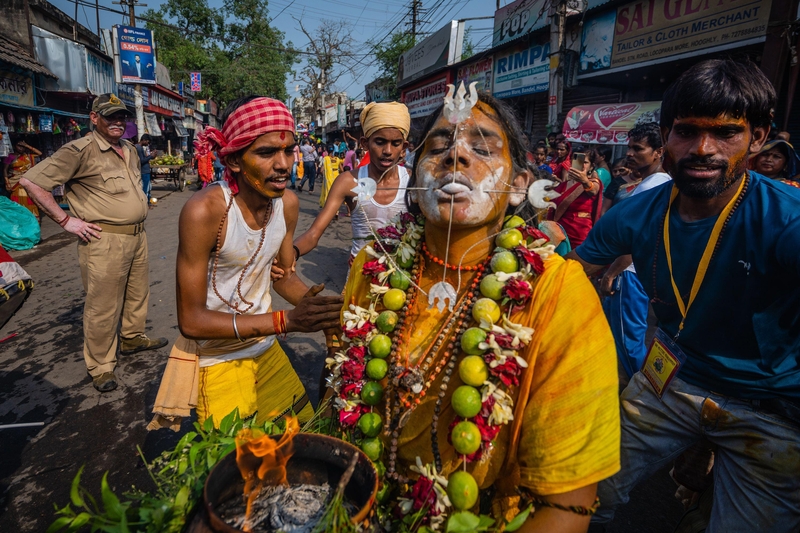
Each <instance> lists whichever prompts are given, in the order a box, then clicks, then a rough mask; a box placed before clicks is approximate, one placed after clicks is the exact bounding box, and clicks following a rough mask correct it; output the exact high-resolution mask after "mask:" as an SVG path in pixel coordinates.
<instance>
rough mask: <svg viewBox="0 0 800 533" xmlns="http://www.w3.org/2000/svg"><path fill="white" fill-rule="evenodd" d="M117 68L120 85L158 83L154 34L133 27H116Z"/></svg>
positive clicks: (115, 56) (115, 57)
mask: <svg viewBox="0 0 800 533" xmlns="http://www.w3.org/2000/svg"><path fill="white" fill-rule="evenodd" d="M114 43H115V50H114V51H115V54H114V60H115V62H114V63H115V64H114V66H115V68H116V70H117V72H118V73H119V75H118V76H117V82H120V83H144V84H149V85H155V83H156V54H155V43H154V42H153V32H152V31H150V30H147V29H144V28H134V27H131V26H114Z"/></svg>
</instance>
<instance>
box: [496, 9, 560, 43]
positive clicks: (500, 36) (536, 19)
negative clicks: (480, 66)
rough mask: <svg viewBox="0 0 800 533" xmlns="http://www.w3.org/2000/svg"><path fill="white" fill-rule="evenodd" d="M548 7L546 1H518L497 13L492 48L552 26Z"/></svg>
mask: <svg viewBox="0 0 800 533" xmlns="http://www.w3.org/2000/svg"><path fill="white" fill-rule="evenodd" d="M548 7H549V2H545V0H517V1H516V2H511V3H510V4H508V5H507V6H503V7H501V8H500V9H498V10H497V11H495V12H494V33H493V34H492V47H495V46H499V45H501V44H503V43H507V42H509V41H513V40H514V39H516V38H517V37H521V36H523V35H525V34H526V33H530V32H532V31H535V30H538V29H539V28H544V27H545V26H547V25H548V24H550V19H549V18H548V16H547V9H548Z"/></svg>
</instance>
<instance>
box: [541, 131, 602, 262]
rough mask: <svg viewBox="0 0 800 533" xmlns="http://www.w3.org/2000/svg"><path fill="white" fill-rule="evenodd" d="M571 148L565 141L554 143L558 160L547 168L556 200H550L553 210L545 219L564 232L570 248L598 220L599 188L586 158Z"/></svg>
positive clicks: (583, 237)
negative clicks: (554, 185)
mask: <svg viewBox="0 0 800 533" xmlns="http://www.w3.org/2000/svg"><path fill="white" fill-rule="evenodd" d="M571 148H572V147H571V146H570V144H569V142H567V141H559V142H557V143H556V153H557V154H558V159H557V160H556V162H555V166H553V164H552V163H551V168H553V177H554V178H555V179H556V180H557V181H559V182H560V183H559V184H558V185H556V187H554V190H555V191H556V192H557V193H559V195H560V196H559V197H558V198H555V199H553V203H555V204H556V207H555V209H551V210H550V211H549V212H548V214H547V218H548V220H552V221H554V222H558V223H559V224H560V225H561V226H562V227H563V228H564V231H565V232H566V233H567V237H569V241H570V244H571V245H572V246H573V248H574V247H576V246H578V245H579V244H581V243H582V242H583V241H584V240H585V239H586V236H587V235H588V234H589V231H591V229H592V226H593V225H594V223H595V221H596V220H597V219H598V218H600V213H601V202H602V198H603V196H602V192H603V184H602V183H601V182H600V180H599V179H598V178H597V174H596V173H595V172H594V170H593V169H592V168H591V162H590V161H589V158H587V157H586V154H585V153H581V152H575V153H572V150H571ZM562 154H563V155H562ZM568 156H569V157H568ZM562 159H563V160H562Z"/></svg>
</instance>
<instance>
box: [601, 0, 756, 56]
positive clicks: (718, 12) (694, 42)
mask: <svg viewBox="0 0 800 533" xmlns="http://www.w3.org/2000/svg"><path fill="white" fill-rule="evenodd" d="M771 4H772V2H771V0H713V1H709V0H639V1H638V2H633V3H631V4H627V5H625V6H622V7H620V8H619V9H618V10H617V21H616V25H615V28H614V48H613V52H612V55H611V68H614V67H622V66H627V65H631V64H636V63H640V62H642V61H652V60H654V59H658V58H662V57H669V56H672V55H677V54H685V53H688V52H695V51H698V50H702V49H705V48H711V47H717V46H724V45H728V44H732V43H735V42H738V41H743V40H747V39H753V38H763V37H764V36H765V35H766V32H767V23H768V22H769V10H770V7H771Z"/></svg>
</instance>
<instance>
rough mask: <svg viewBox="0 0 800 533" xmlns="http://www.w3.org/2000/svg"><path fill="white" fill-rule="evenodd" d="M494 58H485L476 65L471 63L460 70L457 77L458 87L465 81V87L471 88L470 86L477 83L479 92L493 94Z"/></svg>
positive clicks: (476, 62) (476, 86)
mask: <svg viewBox="0 0 800 533" xmlns="http://www.w3.org/2000/svg"><path fill="white" fill-rule="evenodd" d="M492 64H493V63H492V57H491V56H489V57H485V58H483V59H481V60H479V61H475V62H474V63H470V64H468V65H465V66H463V67H461V68H459V69H458V74H457V76H456V86H458V82H460V81H463V82H464V86H466V87H469V84H470V83H472V82H473V81H474V82H477V85H475V88H476V89H477V90H479V91H488V92H492V76H493V75H494V72H493V70H492Z"/></svg>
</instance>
